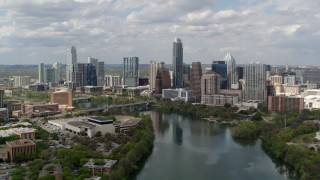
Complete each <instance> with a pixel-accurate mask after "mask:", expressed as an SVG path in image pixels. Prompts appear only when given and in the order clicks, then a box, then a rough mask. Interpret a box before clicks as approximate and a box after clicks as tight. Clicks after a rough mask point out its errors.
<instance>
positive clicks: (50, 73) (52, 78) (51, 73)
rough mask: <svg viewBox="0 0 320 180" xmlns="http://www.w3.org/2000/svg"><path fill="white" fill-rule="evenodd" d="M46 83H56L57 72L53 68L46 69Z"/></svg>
mask: <svg viewBox="0 0 320 180" xmlns="http://www.w3.org/2000/svg"><path fill="white" fill-rule="evenodd" d="M44 82H45V83H56V73H55V69H53V68H46V69H45V80H44Z"/></svg>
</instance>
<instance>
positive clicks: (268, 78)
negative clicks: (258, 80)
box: [266, 65, 271, 80]
mask: <svg viewBox="0 0 320 180" xmlns="http://www.w3.org/2000/svg"><path fill="white" fill-rule="evenodd" d="M270 72H271V65H266V80H270Z"/></svg>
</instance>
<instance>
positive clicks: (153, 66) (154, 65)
mask: <svg viewBox="0 0 320 180" xmlns="http://www.w3.org/2000/svg"><path fill="white" fill-rule="evenodd" d="M163 67H164V62H162V61H161V62H160V61H150V69H149V88H150V90H152V91H154V90H155V89H156V77H157V73H158V69H160V68H163Z"/></svg>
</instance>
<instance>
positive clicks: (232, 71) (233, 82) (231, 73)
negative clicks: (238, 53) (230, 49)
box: [224, 53, 239, 89]
mask: <svg viewBox="0 0 320 180" xmlns="http://www.w3.org/2000/svg"><path fill="white" fill-rule="evenodd" d="M224 60H225V61H226V63H227V82H228V86H227V88H228V89H239V83H238V73H237V66H236V60H235V59H234V57H233V56H232V55H231V54H230V53H227V55H226V56H225V57H224Z"/></svg>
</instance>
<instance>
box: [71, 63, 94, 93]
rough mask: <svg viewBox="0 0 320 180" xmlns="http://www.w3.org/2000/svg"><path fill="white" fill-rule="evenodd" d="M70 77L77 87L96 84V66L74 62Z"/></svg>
mask: <svg viewBox="0 0 320 180" xmlns="http://www.w3.org/2000/svg"><path fill="white" fill-rule="evenodd" d="M71 79H72V82H74V83H76V84H77V85H78V86H79V87H82V86H97V74H96V67H95V66H94V65H93V64H90V63H75V64H73V73H72V78H71Z"/></svg>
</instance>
